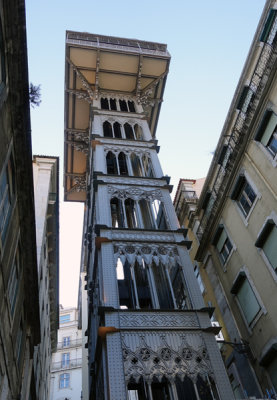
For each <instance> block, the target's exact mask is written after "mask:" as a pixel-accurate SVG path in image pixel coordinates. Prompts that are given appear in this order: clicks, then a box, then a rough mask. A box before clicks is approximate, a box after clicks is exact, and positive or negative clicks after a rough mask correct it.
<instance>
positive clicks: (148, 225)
mask: <svg viewBox="0 0 277 400" xmlns="http://www.w3.org/2000/svg"><path fill="white" fill-rule="evenodd" d="M139 207H140V214H141V219H142V224H143V228H144V229H155V225H154V221H153V216H152V213H151V209H150V204H149V201H147V200H145V199H141V200H139Z"/></svg>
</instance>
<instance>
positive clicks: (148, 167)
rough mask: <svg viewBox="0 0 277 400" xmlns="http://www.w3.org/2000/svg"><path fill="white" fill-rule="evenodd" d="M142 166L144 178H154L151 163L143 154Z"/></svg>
mask: <svg viewBox="0 0 277 400" xmlns="http://www.w3.org/2000/svg"><path fill="white" fill-rule="evenodd" d="M142 164H143V169H144V174H145V176H146V177H147V178H154V173H153V166H152V162H151V160H150V158H149V157H148V156H147V155H145V154H144V155H143V156H142Z"/></svg>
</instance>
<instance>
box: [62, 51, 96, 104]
mask: <svg viewBox="0 0 277 400" xmlns="http://www.w3.org/2000/svg"><path fill="white" fill-rule="evenodd" d="M66 60H67V62H68V63H69V64H70V65H71V67H72V68H73V70H74V71H75V72H76V75H77V76H78V78H79V79H80V81H81V82H82V85H83V87H84V88H85V89H86V91H87V93H88V96H89V98H90V100H91V101H93V97H94V93H93V90H92V89H91V86H90V84H89V82H88V80H87V79H86V77H85V76H84V75H83V74H82V72H80V71H79V69H78V67H77V66H76V65H75V64H74V63H73V61H72V60H70V58H69V57H66Z"/></svg>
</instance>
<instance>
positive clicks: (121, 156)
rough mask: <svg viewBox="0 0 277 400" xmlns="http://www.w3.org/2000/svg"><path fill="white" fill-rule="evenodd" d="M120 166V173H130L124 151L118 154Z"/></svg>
mask: <svg viewBox="0 0 277 400" xmlns="http://www.w3.org/2000/svg"><path fill="white" fill-rule="evenodd" d="M118 166H119V173H120V175H128V167H127V161H126V155H125V154H124V153H123V152H120V153H119V155H118Z"/></svg>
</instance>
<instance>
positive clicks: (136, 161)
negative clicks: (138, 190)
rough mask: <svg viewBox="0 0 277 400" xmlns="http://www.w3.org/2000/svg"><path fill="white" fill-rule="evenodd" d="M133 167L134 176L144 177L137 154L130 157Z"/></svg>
mask: <svg viewBox="0 0 277 400" xmlns="http://www.w3.org/2000/svg"><path fill="white" fill-rule="evenodd" d="M130 161H131V166H132V170H133V175H134V176H143V173H142V167H141V162H140V158H139V156H138V155H137V154H135V153H132V154H131V156H130Z"/></svg>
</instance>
